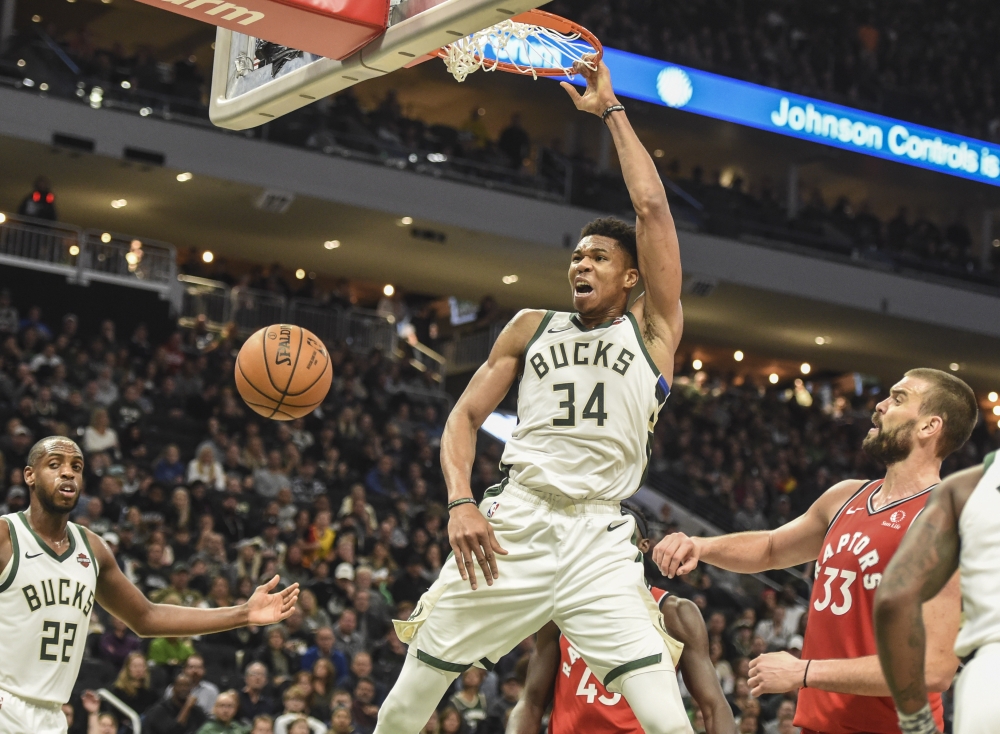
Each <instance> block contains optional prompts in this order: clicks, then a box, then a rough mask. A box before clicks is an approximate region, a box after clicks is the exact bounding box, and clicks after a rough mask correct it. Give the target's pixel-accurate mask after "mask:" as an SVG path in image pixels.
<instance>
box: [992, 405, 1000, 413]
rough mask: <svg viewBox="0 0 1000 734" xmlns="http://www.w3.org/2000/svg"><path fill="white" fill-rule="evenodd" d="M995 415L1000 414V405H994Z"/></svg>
mask: <svg viewBox="0 0 1000 734" xmlns="http://www.w3.org/2000/svg"><path fill="white" fill-rule="evenodd" d="M993 415H1000V405H994V406H993Z"/></svg>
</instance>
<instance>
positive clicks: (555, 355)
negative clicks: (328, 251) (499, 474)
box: [502, 311, 670, 501]
mask: <svg viewBox="0 0 1000 734" xmlns="http://www.w3.org/2000/svg"><path fill="white" fill-rule="evenodd" d="M669 391H670V388H669V387H668V385H667V381H666V380H665V379H664V378H663V376H662V375H661V374H660V371H659V370H658V369H657V367H656V365H655V364H654V363H653V360H652V358H651V357H650V356H649V353H648V352H647V351H646V345H645V344H644V343H643V341H642V336H641V334H640V332H639V325H638V323H637V322H636V319H635V316H633V315H632V314H631V313H627V314H625V315H623V316H620V317H618V318H616V319H612V320H611V321H607V322H605V323H603V324H599V325H597V326H594V327H589V328H588V327H586V326H584V325H583V323H582V322H581V321H580V320H579V317H578V316H576V314H570V313H561V312H554V311H549V312H547V313H546V314H545V317H544V318H543V319H542V322H541V323H540V324H539V326H538V329H537V331H536V332H535V334H534V336H533V337H532V339H531V341H530V342H528V346H527V348H526V349H525V353H524V374H523V377H522V378H521V384H520V387H519V389H518V398H517V427H516V428H515V429H514V432H513V434H512V435H511V438H510V440H509V441H508V442H507V446H506V448H505V449H504V453H503V459H502V464H503V468H504V469H505V470H506V471H507V472H508V476H509V477H510V479H511V480H513V481H515V482H517V483H518V484H520V485H521V486H523V487H527V488H528V489H534V490H538V491H542V492H549V493H551V492H559V493H562V494H564V495H566V496H567V497H569V498H570V499H574V500H609V501H614V500H624V499H627V498H628V497H630V496H632V495H633V494H634V493H635V492H636V491H637V490H638V489H639V487H640V486H641V485H642V483H643V481H644V480H645V475H646V467H647V464H648V462H649V452H650V447H651V441H652V435H653V427H654V425H655V424H656V417H657V414H658V413H659V411H660V408H661V407H663V403H664V402H665V401H666V399H667V394H668V393H669Z"/></svg>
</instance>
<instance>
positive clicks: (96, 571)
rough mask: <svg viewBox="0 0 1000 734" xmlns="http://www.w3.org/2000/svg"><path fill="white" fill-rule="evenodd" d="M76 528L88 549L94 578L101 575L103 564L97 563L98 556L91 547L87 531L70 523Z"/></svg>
mask: <svg viewBox="0 0 1000 734" xmlns="http://www.w3.org/2000/svg"><path fill="white" fill-rule="evenodd" d="M70 524H71V525H73V527H75V528H76V532H78V533H80V538H81V539H82V540H83V544H84V545H85V546H86V547H87V555H89V556H90V562H91V563H93V564H94V576H95V577H97V576H100V575H101V564H99V563H98V562H97V556H95V555H94V549H93V548H91V547H90V539H89V538H87V531H86V530H84V529H83V528H82V527H81V526H79V525H77V524H76V523H70Z"/></svg>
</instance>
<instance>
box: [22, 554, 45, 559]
mask: <svg viewBox="0 0 1000 734" xmlns="http://www.w3.org/2000/svg"><path fill="white" fill-rule="evenodd" d="M40 555H42V554H41V553H36V554H35V555H31V554H30V553H25V554H24V557H25V558H38V556H40Z"/></svg>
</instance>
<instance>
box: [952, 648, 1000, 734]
mask: <svg viewBox="0 0 1000 734" xmlns="http://www.w3.org/2000/svg"><path fill="white" fill-rule="evenodd" d="M997 670H1000V643H994V644H990V645H983V646H982V647H981V648H979V650H977V651H976V656H975V657H974V658H972V660H970V661H969V662H968V663H967V664H966V666H965V667H964V668H963V669H962V672H961V674H959V676H958V682H957V683H956V684H955V728H954V731H955V734H995V733H996V731H997V726H998V724H997V722H1000V697H998V696H997V694H996V691H997Z"/></svg>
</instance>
